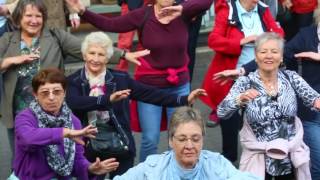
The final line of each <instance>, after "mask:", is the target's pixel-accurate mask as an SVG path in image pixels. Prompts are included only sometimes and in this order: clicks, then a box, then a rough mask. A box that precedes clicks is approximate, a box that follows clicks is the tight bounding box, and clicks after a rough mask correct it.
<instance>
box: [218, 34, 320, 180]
mask: <svg viewBox="0 0 320 180" xmlns="http://www.w3.org/2000/svg"><path fill="white" fill-rule="evenodd" d="M283 46H284V40H283V39H282V38H281V37H280V36H279V35H277V34H275V33H264V34H262V35H260V36H259V37H258V38H257V39H256V42H255V61H256V63H257V66H258V69H257V70H256V71H254V72H252V73H250V74H249V75H248V76H241V77H240V78H239V79H238V80H237V81H236V82H235V84H234V85H233V86H232V88H231V90H230V92H229V94H228V95H227V96H226V98H225V99H224V100H223V101H222V102H221V103H220V105H219V106H218V116H219V117H220V118H221V119H227V118H228V117H230V116H232V114H233V113H235V112H237V111H238V110H239V109H243V118H244V123H243V128H242V130H241V132H240V142H241V144H242V147H243V152H242V155H241V160H240V170H245V171H249V172H252V173H254V174H256V175H259V176H260V177H264V178H265V179H266V180H269V179H270V180H271V179H272V178H273V177H275V179H276V180H277V179H288V180H291V179H293V178H294V177H295V178H296V179H298V180H299V179H301V180H305V179H311V176H310V170H309V160H310V158H309V148H308V147H307V146H306V145H305V143H304V142H303V128H302V124H301V121H300V120H299V119H298V118H297V117H296V116H297V97H296V95H297V96H299V98H300V99H302V100H303V102H304V104H305V105H307V106H308V107H309V108H313V109H314V110H319V109H320V99H319V97H320V95H319V94H318V93H317V92H316V91H315V90H313V89H312V88H311V87H310V86H309V85H308V84H307V83H306V82H305V80H304V79H303V78H301V77H300V76H299V75H298V74H297V73H295V72H294V71H289V70H280V69H279V66H280V64H281V63H282V60H283ZM299 153H300V154H299Z"/></svg>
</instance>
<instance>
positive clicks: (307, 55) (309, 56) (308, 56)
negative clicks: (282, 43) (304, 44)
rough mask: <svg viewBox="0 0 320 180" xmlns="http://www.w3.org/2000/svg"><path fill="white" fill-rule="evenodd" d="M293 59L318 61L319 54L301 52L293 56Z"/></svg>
mask: <svg viewBox="0 0 320 180" xmlns="http://www.w3.org/2000/svg"><path fill="white" fill-rule="evenodd" d="M294 57H296V58H301V59H306V60H315V61H320V54H319V53H315V52H301V53H298V54H295V55H294Z"/></svg>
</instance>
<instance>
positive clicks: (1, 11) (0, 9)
mask: <svg viewBox="0 0 320 180" xmlns="http://www.w3.org/2000/svg"><path fill="white" fill-rule="evenodd" d="M7 15H9V10H8V7H7V6H5V5H0V16H7Z"/></svg>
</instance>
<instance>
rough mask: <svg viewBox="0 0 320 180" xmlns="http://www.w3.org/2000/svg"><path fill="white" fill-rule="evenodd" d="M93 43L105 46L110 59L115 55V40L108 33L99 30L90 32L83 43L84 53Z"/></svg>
mask: <svg viewBox="0 0 320 180" xmlns="http://www.w3.org/2000/svg"><path fill="white" fill-rule="evenodd" d="M92 44H98V45H100V46H101V47H102V48H104V49H105V51H106V53H107V58H108V59H110V58H111V57H112V56H113V42H112V40H111V39H110V37H109V36H108V35H107V34H106V33H103V32H101V31H99V32H92V33H90V34H88V35H87V36H86V37H85V38H84V40H83V42H82V44H81V52H82V54H85V53H86V52H87V50H88V48H89V46H90V45H92Z"/></svg>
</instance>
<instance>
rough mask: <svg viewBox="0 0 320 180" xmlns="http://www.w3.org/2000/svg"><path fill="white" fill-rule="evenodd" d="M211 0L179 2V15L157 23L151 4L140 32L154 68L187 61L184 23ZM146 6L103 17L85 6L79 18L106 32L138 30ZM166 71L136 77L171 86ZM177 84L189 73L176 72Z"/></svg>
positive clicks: (181, 65)
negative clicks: (167, 21) (165, 22)
mask: <svg viewBox="0 0 320 180" xmlns="http://www.w3.org/2000/svg"><path fill="white" fill-rule="evenodd" d="M211 3H212V0H189V1H186V2H184V3H182V6H183V13H182V16H180V17H178V18H176V19H174V20H173V21H171V22H170V23H169V24H161V23H160V22H159V21H158V20H157V18H156V16H155V13H154V8H153V7H151V12H150V15H149V17H148V18H147V20H146V21H145V23H144V26H143V30H142V32H140V33H141V36H142V39H141V43H142V45H143V47H144V48H146V49H149V50H150V51H151V53H150V55H147V56H145V57H144V58H145V60H146V61H147V62H148V63H149V64H150V65H151V66H152V67H153V68H155V69H159V70H165V69H168V68H177V69H178V68H181V67H183V66H184V65H186V64H187V63H188V62H189V57H188V53H187V48H188V23H189V21H191V19H192V17H194V16H195V15H197V14H199V13H201V12H202V11H204V10H206V9H208V8H209V7H210V5H211ZM148 8H150V7H141V8H139V9H136V10H133V11H130V12H129V13H128V14H126V15H123V16H118V17H112V18H110V17H105V16H102V15H99V14H95V13H93V12H90V11H88V10H86V11H85V12H84V14H83V15H82V18H83V19H84V20H85V21H87V22H89V23H91V24H93V25H94V26H95V27H97V28H99V29H101V30H104V31H109V32H118V33H122V32H128V31H132V30H140V29H141V27H142V24H143V21H144V17H145V13H146V11H147V9H148ZM166 77H167V76H166V75H163V74H162V75H145V76H143V77H141V78H140V79H139V81H141V82H143V83H145V84H149V85H153V86H157V87H170V86H173V85H172V84H170V83H169V82H168V81H167V80H166ZM179 79H180V81H179V84H178V85H182V84H185V83H186V82H188V81H189V73H188V72H181V73H179Z"/></svg>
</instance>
